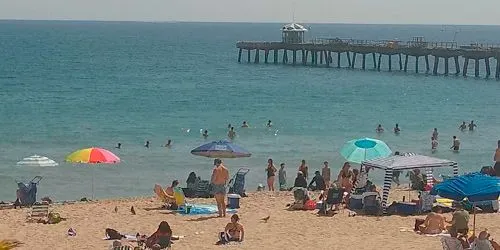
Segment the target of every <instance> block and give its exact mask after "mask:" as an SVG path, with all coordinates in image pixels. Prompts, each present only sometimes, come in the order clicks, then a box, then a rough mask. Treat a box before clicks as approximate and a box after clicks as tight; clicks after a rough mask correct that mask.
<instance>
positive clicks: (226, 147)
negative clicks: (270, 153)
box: [191, 140, 252, 158]
mask: <svg viewBox="0 0 500 250" xmlns="http://www.w3.org/2000/svg"><path fill="white" fill-rule="evenodd" d="M191 154H193V155H198V156H205V157H210V158H241V157H250V156H251V155H252V154H251V153H250V152H248V150H246V149H244V148H242V147H240V146H238V145H235V144H233V143H230V142H228V141H225V140H223V141H213V142H210V143H207V144H204V145H201V146H199V147H197V148H195V149H193V150H191Z"/></svg>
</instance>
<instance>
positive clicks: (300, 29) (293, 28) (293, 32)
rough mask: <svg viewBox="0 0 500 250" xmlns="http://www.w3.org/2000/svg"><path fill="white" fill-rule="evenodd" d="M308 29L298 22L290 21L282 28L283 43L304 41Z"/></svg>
mask: <svg viewBox="0 0 500 250" xmlns="http://www.w3.org/2000/svg"><path fill="white" fill-rule="evenodd" d="M306 31H307V29H306V28H305V27H304V26H302V25H300V24H297V23H290V24H287V25H285V26H283V28H281V32H282V35H281V41H282V42H283V43H303V42H304V33H305V32H306Z"/></svg>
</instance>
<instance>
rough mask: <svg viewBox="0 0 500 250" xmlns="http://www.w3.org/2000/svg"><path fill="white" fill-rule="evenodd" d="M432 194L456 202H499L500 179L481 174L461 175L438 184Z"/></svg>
mask: <svg viewBox="0 0 500 250" xmlns="http://www.w3.org/2000/svg"><path fill="white" fill-rule="evenodd" d="M431 194H432V195H439V196H441V197H443V198H447V199H452V200H455V201H462V200H463V199H465V198H467V199H468V200H469V201H471V202H476V201H489V200H497V199H498V196H499V195H500V178H498V177H493V176H489V175H485V174H481V173H473V174H467V175H461V176H457V177H453V178H449V179H446V180H445V181H443V182H441V183H439V184H436V185H435V186H434V187H433V188H432V190H431Z"/></svg>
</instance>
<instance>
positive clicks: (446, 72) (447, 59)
mask: <svg viewBox="0 0 500 250" xmlns="http://www.w3.org/2000/svg"><path fill="white" fill-rule="evenodd" d="M449 61H450V58H449V57H445V58H444V75H448V71H449V65H448V62H449Z"/></svg>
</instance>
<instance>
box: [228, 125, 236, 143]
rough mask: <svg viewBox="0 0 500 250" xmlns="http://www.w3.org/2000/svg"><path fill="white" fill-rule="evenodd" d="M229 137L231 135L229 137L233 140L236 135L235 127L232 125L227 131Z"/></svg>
mask: <svg viewBox="0 0 500 250" xmlns="http://www.w3.org/2000/svg"><path fill="white" fill-rule="evenodd" d="M227 137H229V139H231V140H233V139H234V138H235V137H236V132H235V131H234V127H231V128H230V129H229V132H227Z"/></svg>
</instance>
